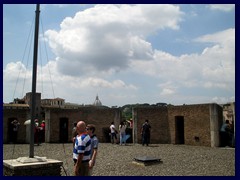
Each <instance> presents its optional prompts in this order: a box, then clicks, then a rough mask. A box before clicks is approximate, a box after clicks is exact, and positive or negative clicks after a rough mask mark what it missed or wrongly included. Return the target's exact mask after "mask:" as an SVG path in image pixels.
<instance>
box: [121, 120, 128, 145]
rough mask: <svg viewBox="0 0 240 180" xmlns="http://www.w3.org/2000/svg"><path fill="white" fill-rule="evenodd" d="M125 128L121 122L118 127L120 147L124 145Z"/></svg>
mask: <svg viewBox="0 0 240 180" xmlns="http://www.w3.org/2000/svg"><path fill="white" fill-rule="evenodd" d="M126 128H127V126H126V125H125V124H124V123H123V122H121V123H120V125H119V135H120V145H122V144H123V143H124V145H126V137H125V136H126Z"/></svg>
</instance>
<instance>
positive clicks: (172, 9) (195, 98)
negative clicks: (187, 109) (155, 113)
mask: <svg viewBox="0 0 240 180" xmlns="http://www.w3.org/2000/svg"><path fill="white" fill-rule="evenodd" d="M182 15H183V12H181V11H180V9H179V7H178V6H176V5H156V4H154V5H97V6H94V7H92V8H88V9H86V10H83V11H80V12H78V13H76V15H75V16H74V17H67V18H65V19H64V21H62V23H61V26H60V27H61V28H60V30H59V31H56V30H48V31H46V32H45V36H44V38H45V40H46V39H47V42H48V43H49V46H50V47H51V49H52V51H53V52H54V54H55V56H56V58H55V59H54V60H51V61H50V62H48V64H46V65H45V66H43V67H42V70H41V71H42V72H40V67H39V68H38V69H39V75H38V79H39V81H38V85H37V89H38V91H41V82H42V81H43V82H44V87H43V94H45V98H47V97H48V96H49V97H50V98H51V97H53V95H52V94H53V93H54V92H52V89H54V91H55V97H62V98H64V99H67V101H69V102H76V103H86V104H88V103H92V102H94V98H95V97H93V96H95V95H96V93H98V94H99V97H100V99H101V101H102V102H103V104H108V105H109V104H111V105H117V104H118V105H120V104H122V103H123V104H122V105H124V103H126V102H132V103H138V102H139V100H142V101H147V100H146V97H147V99H149V101H156V102H159V100H158V99H159V98H160V99H161V100H160V101H161V102H164V101H165V102H169V101H171V100H172V101H175V103H178V102H185V103H191V102H199V103H204V101H205V102H209V101H215V100H216V101H219V102H220V101H222V99H221V97H220V95H221V94H220V95H219V97H215V98H213V97H212V96H210V95H209V96H208V95H203V94H204V91H213V90H217V91H221V92H223V91H224V92H225V91H229V92H230V93H229V94H231V96H232V94H235V29H234V28H232V29H226V30H223V31H220V32H216V33H212V34H206V35H203V36H201V37H197V38H195V39H193V40H192V41H189V43H188V44H190V43H192V42H194V43H200V44H203V45H205V48H204V49H203V50H202V53H199V54H187V53H186V54H182V55H180V56H174V55H172V54H171V53H169V52H167V51H163V50H161V49H154V48H153V46H152V44H151V42H149V41H148V40H147V39H148V36H150V35H152V34H153V33H161V31H162V30H166V29H167V28H168V29H171V30H174V31H176V30H179V28H180V22H181V21H182ZM174 31H173V32H174ZM181 38H182V37H181V36H180V39H181ZM28 68H29V67H25V66H24V65H22V64H21V63H20V62H17V63H9V64H8V65H7V66H6V67H5V69H4V71H3V74H4V97H5V95H6V94H9V95H8V96H11V93H12V92H10V91H9V89H11V90H12V91H13V89H14V87H15V86H14V85H15V84H14V82H15V81H14V80H16V78H17V75H18V73H17V72H19V70H20V69H22V70H23V72H24V73H25V74H26V76H25V75H23V74H22V73H21V75H20V80H21V82H22V81H23V80H24V79H25V78H27V80H26V84H25V86H26V87H27V88H29V90H26V91H30V88H31V85H30V84H31V70H29V69H28ZM49 69H50V71H51V76H50V74H49ZM41 73H42V74H41ZM51 77H52V80H51ZM41 78H42V79H41ZM20 80H19V84H21V82H20ZM148 86H149V87H148ZM21 90H22V88H17V92H18V93H19V94H20V91H21ZM194 91H196V92H194ZM46 92H47V93H46ZM142 92H143V93H142ZM140 93H142V94H140ZM152 93H153V95H152ZM90 94H91V95H90ZM206 94H207V93H206ZM46 95H47V96H46ZM89 96H91V97H89ZM18 97H21V95H18ZM104 97H105V99H104ZM169 97H170V98H169ZM90 98H93V99H92V102H91V101H90V102H89V99H90ZM225 99H226V100H227V99H228V98H225ZM229 99H230V98H229ZM231 99H234V96H232V97H231ZM87 100H88V101H87ZM113 102H116V104H114V103H113ZM169 103H173V104H175V103H174V102H169Z"/></svg>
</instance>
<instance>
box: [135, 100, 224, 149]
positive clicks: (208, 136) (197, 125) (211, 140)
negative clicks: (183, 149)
mask: <svg viewBox="0 0 240 180" xmlns="http://www.w3.org/2000/svg"><path fill="white" fill-rule="evenodd" d="M133 114H134V118H133V119H134V127H135V128H136V129H135V130H134V137H135V138H134V141H135V142H136V143H141V134H140V129H141V126H142V124H143V123H144V122H145V120H146V119H148V120H149V123H150V125H151V127H152V128H151V138H150V139H151V140H150V143H163V144H164V143H172V144H186V145H199V146H212V147H215V146H219V136H218V134H219V128H220V122H221V121H222V108H221V107H220V106H219V105H217V104H199V105H183V106H168V107H144V108H136V109H134V112H133ZM178 120H180V121H181V123H180V125H179V124H178V122H177V121H178ZM181 124H182V125H181ZM178 126H180V127H178Z"/></svg>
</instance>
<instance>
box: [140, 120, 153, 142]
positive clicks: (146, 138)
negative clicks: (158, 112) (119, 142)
mask: <svg viewBox="0 0 240 180" xmlns="http://www.w3.org/2000/svg"><path fill="white" fill-rule="evenodd" d="M150 132H151V126H150V124H149V123H148V120H147V119H146V120H145V123H143V125H142V128H141V134H142V145H143V146H144V145H145V144H146V145H147V146H148V145H149V143H150Z"/></svg>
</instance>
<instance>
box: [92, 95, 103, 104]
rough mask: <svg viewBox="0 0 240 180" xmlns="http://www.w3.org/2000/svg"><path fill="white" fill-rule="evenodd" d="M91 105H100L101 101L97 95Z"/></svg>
mask: <svg viewBox="0 0 240 180" xmlns="http://www.w3.org/2000/svg"><path fill="white" fill-rule="evenodd" d="M93 105H94V106H102V103H101V101H100V100H99V98H98V95H97V96H96V99H95V101H94V103H93Z"/></svg>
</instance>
